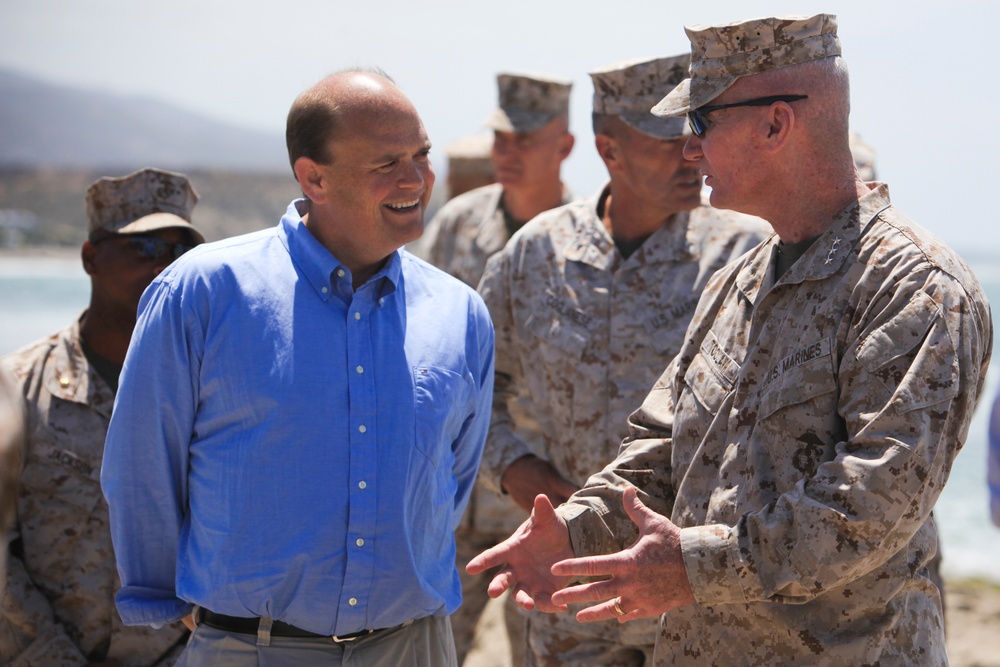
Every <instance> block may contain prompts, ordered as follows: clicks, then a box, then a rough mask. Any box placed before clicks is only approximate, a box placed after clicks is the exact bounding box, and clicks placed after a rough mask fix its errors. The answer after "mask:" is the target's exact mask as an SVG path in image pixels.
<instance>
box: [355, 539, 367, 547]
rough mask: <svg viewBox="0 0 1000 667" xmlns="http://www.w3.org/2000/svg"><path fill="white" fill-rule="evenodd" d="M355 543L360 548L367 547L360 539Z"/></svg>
mask: <svg viewBox="0 0 1000 667" xmlns="http://www.w3.org/2000/svg"><path fill="white" fill-rule="evenodd" d="M354 543H355V544H357V545H358V546H359V547H363V546H365V541H364V540H363V539H361V538H360V537H359V538H358V539H357V540H356V541H355V542H354Z"/></svg>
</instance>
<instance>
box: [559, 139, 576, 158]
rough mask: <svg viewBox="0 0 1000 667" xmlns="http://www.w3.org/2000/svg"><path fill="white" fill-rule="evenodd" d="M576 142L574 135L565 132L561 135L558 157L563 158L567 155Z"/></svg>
mask: <svg viewBox="0 0 1000 667" xmlns="http://www.w3.org/2000/svg"><path fill="white" fill-rule="evenodd" d="M575 143H576V137H574V136H573V135H572V134H570V133H569V132H567V133H566V134H564V135H563V136H562V137H560V138H559V159H560V161H561V160H565V159H566V158H568V157H569V154H570V153H572V152H573V145H574V144H575Z"/></svg>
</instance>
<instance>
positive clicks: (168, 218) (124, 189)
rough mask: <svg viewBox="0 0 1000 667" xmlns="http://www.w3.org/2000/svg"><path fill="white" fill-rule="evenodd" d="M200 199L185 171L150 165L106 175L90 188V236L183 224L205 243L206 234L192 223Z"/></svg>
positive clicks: (88, 201) (137, 231)
mask: <svg viewBox="0 0 1000 667" xmlns="http://www.w3.org/2000/svg"><path fill="white" fill-rule="evenodd" d="M197 202H198V193H197V192H195V191H194V188H193V187H191V184H190V183H189V182H188V179H187V176H185V175H184V174H177V173H174V172H172V171H164V170H162V169H152V168H146V169H141V170H140V171H137V172H135V173H132V174H129V175H128V176H122V177H120V178H111V177H108V176H105V177H104V178H100V179H98V180H96V181H94V182H93V183H91V184H90V187H89V188H87V218H88V220H89V222H90V233H89V237H90V239H91V240H94V238H95V237H98V236H101V235H102V234H138V233H140V232H150V231H153V230H156V229H168V228H170V227H182V228H184V229H187V230H189V231H190V232H191V234H192V235H193V236H194V237H195V240H196V241H197V242H198V243H204V242H205V237H204V236H203V235H202V233H201V232H200V231H198V230H197V228H195V227H194V225H192V224H191V209H193V208H194V205H195V204H196V203H197Z"/></svg>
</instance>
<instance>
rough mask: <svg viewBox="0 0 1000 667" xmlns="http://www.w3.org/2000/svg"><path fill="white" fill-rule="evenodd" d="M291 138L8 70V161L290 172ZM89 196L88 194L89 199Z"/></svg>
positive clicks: (1, 142) (3, 113) (3, 158)
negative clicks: (287, 145) (287, 147)
mask: <svg viewBox="0 0 1000 667" xmlns="http://www.w3.org/2000/svg"><path fill="white" fill-rule="evenodd" d="M287 159H288V158H287V153H286V151H285V145H284V137H282V136H281V135H280V133H275V134H274V135H272V134H269V133H266V132H259V131H256V130H251V129H245V128H240V127H234V126H232V125H228V124H226V123H222V122H219V121H215V120H211V119H209V118H205V117H203V116H199V115H197V114H194V113H191V112H189V111H184V110H182V109H178V108H176V107H173V106H171V105H169V104H166V103H164V102H160V101H157V100H153V99H149V98H141V97H128V96H123V95H114V94H110V93H103V92H96V91H90V90H83V89H76V88H69V87H63V86H57V85H53V84H50V83H45V82H42V81H39V80H36V79H32V78H29V77H27V76H24V75H21V74H17V73H14V72H11V71H9V70H3V69H0V166H17V167H44V168H73V169H77V168H83V169H90V168H101V169H105V170H108V169H111V170H113V171H117V172H120V173H123V174H124V173H128V172H130V171H133V170H135V169H138V168H141V167H145V166H150V165H152V166H158V167H164V168H168V169H175V170H179V171H187V170H190V169H195V168H202V169H227V170H241V171H268V172H281V173H282V174H290V171H289V168H288V162H287ZM81 201H82V200H81Z"/></svg>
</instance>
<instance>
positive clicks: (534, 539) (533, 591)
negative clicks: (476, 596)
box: [465, 494, 573, 612]
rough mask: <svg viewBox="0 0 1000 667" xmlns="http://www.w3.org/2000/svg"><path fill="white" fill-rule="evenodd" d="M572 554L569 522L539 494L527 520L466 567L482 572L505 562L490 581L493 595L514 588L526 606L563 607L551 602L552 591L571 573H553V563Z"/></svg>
mask: <svg viewBox="0 0 1000 667" xmlns="http://www.w3.org/2000/svg"><path fill="white" fill-rule="evenodd" d="M572 555H573V549H572V547H571V545H570V541H569V529H568V528H567V527H566V522H565V521H564V520H563V519H561V518H560V517H559V516H558V515H557V514H556V512H555V508H554V507H553V506H552V503H551V502H549V499H548V497H547V496H545V495H544V494H539V495H538V496H536V497H535V504H534V506H533V507H532V510H531V516H529V517H528V520H527V521H525V522H524V523H523V524H521V527H520V528H518V529H517V530H516V531H515V532H514V534H513V535H511V536H510V537H508V538H507V539H506V540H504V541H503V542H501V543H500V544H498V545H496V546H495V547H493V548H491V549H487V550H486V551H484V552H483V553H481V554H479V555H478V556H476V557H475V558H473V559H472V560H471V561H469V564H468V566H466V568H465V569H466V570H468V572H469V574H479V573H480V572H484V571H486V570H488V569H490V568H491V567H496V566H499V565H505V567H504V568H503V569H502V570H500V572H499V573H498V574H497V576H496V577H494V578H493V581H491V582H490V586H489V591H488V592H489V594H490V597H493V598H497V597H500V596H501V595H503V592H504V591H506V590H507V589H512V591H513V593H512V594H513V596H514V601H515V602H516V603H517V604H518V605H519V606H520V607H522V608H523V609H528V610H531V609H538V610H539V611H547V612H556V611H564V610H565V609H566V607H565V606H563V605H557V604H553V603H552V593H553V592H555V591H557V590H559V589H560V588H562V587H563V586H565V585H566V584H568V583H569V582H570V577H561V576H556V575H554V574H553V573H552V564H553V563H555V562H556V561H559V560H563V559H566V558H570V557H572Z"/></svg>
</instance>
